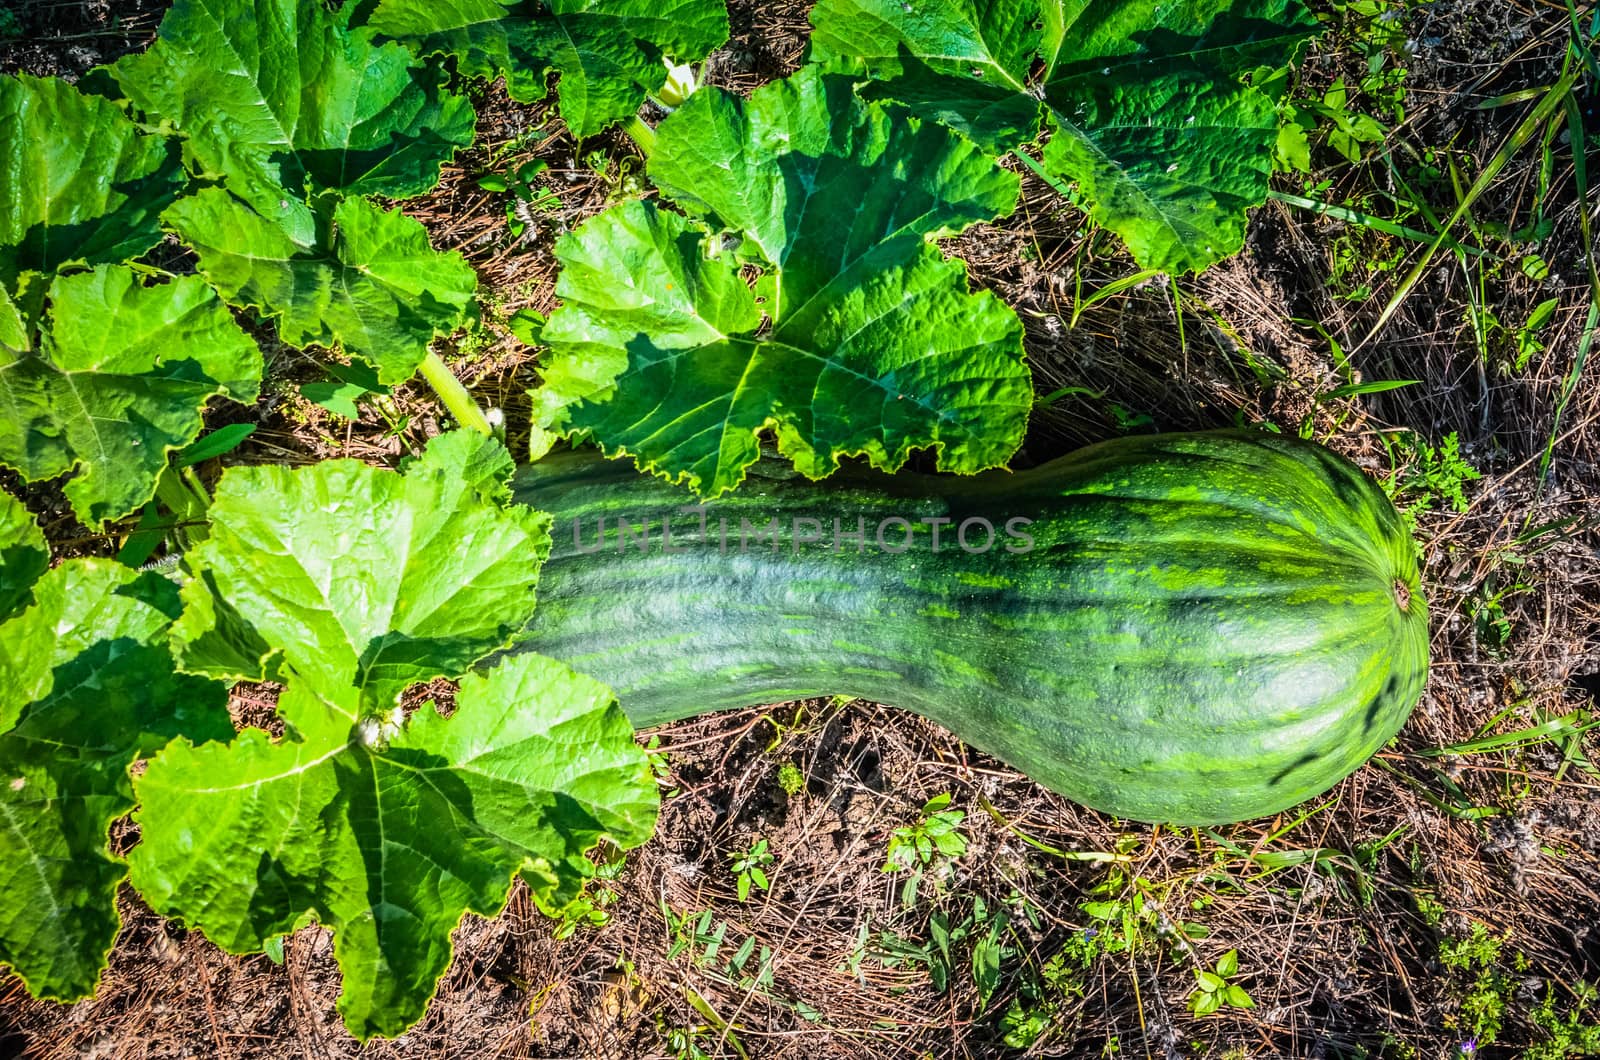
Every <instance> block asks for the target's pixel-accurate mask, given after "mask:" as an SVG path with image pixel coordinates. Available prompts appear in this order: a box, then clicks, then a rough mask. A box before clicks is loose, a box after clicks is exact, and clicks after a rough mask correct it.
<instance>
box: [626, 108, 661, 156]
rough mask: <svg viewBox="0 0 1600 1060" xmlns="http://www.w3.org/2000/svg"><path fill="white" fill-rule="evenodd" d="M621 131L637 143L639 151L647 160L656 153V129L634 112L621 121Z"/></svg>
mask: <svg viewBox="0 0 1600 1060" xmlns="http://www.w3.org/2000/svg"><path fill="white" fill-rule="evenodd" d="M622 131H623V132H625V133H627V134H628V136H629V137H631V138H632V140H633V142H634V143H635V144H637V145H638V147H639V153H640V154H642V155H644V157H645V161H649V160H650V159H651V157H653V156H654V155H655V153H656V131H655V130H654V129H652V128H650V126H648V125H646V124H645V123H644V119H643V118H641V117H639V115H637V114H635V115H634V116H633V117H631V118H629V119H628V120H627V121H625V122H623V123H622Z"/></svg>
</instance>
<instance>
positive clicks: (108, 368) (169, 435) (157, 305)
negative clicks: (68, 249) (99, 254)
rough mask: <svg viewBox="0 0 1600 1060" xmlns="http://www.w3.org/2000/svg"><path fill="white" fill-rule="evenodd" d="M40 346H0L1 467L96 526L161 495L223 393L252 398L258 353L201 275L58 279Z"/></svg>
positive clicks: (109, 270) (122, 271)
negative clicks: (159, 482)
mask: <svg viewBox="0 0 1600 1060" xmlns="http://www.w3.org/2000/svg"><path fill="white" fill-rule="evenodd" d="M48 301H49V309H48V314H47V319H46V320H45V321H44V323H43V326H42V328H41V329H40V334H39V336H38V338H37V342H36V346H35V348H33V349H26V348H25V349H9V348H6V347H3V346H0V401H3V402H4V403H5V404H6V406H7V414H6V415H5V417H3V418H0V464H5V465H7V466H9V467H12V468H15V469H16V470H17V471H19V472H21V473H22V476H23V477H24V478H25V479H27V480H28V481H30V482H37V481H39V480H40V479H46V478H52V477H54V476H56V475H60V474H62V473H63V472H66V471H70V470H72V469H74V468H77V469H78V473H77V474H76V475H74V476H73V478H72V479H71V480H70V481H68V482H67V485H66V494H67V497H68V499H69V500H71V501H72V508H73V511H74V512H75V513H76V514H77V516H78V518H79V519H80V520H82V522H83V523H84V524H86V525H88V526H91V527H99V526H100V525H102V524H103V523H104V522H105V521H106V520H108V519H117V518H120V517H122V516H124V515H126V514H128V513H129V512H132V511H136V510H137V509H138V508H139V507H140V506H141V505H143V504H144V503H145V502H146V501H148V500H149V499H150V498H151V496H153V495H154V493H155V488H156V478H157V477H158V476H159V475H160V473H161V469H162V468H163V467H165V466H166V462H167V453H168V452H170V451H171V450H173V449H180V448H182V447H184V446H186V445H188V444H189V443H190V442H192V441H194V439H195V436H196V435H198V434H199V433H200V427H201V410H202V409H203V408H204V407H205V404H206V402H207V401H208V400H209V399H210V398H212V397H213V396H216V395H222V396H224V397H228V398H231V399H233V400H235V401H241V402H251V401H254V400H255V398H256V391H257V390H258V388H259V387H260V382H261V352H260V350H258V349H257V348H256V344H255V343H254V342H253V341H251V339H250V338H249V336H247V335H246V334H245V333H244V332H243V331H241V330H240V329H239V326H238V325H237V324H235V323H234V321H233V317H232V316H230V315H229V313H228V311H227V308H226V307H225V306H224V305H223V304H222V302H221V301H220V300H219V299H218V298H217V296H216V295H215V294H214V293H213V292H212V290H211V288H209V287H208V286H206V283H205V281H204V280H202V279H200V278H199V277H198V276H185V277H180V278H178V279H175V280H172V281H170V282H168V283H164V284H157V285H155V286H151V287H146V286H145V285H144V284H143V283H142V282H141V281H140V280H139V278H138V276H137V275H136V274H135V273H134V272H133V270H131V269H129V268H127V267H125V266H111V265H102V266H99V267H97V268H96V269H94V270H93V271H92V272H87V273H79V274H76V275H72V276H61V277H58V278H57V279H56V281H55V282H54V283H53V284H51V285H50V291H49V296H48Z"/></svg>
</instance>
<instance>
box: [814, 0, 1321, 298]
mask: <svg viewBox="0 0 1600 1060" xmlns="http://www.w3.org/2000/svg"><path fill="white" fill-rule="evenodd" d="M811 20H812V24H813V26H814V27H815V33H814V34H813V38H812V47H813V54H814V56H815V57H816V58H817V59H818V60H820V61H821V62H822V63H823V64H824V65H825V66H826V67H827V68H829V69H833V70H841V71H848V72H851V73H857V74H861V73H865V74H870V75H871V76H872V77H874V78H875V79H878V81H879V82H880V83H875V84H873V85H871V86H869V87H868V88H867V89H866V91H867V93H868V94H869V95H871V96H873V97H875V98H887V99H894V100H898V101H901V102H903V103H905V104H906V105H907V106H909V107H911V108H912V109H913V110H914V111H915V112H917V113H919V114H923V115H926V116H928V117H930V118H933V119H935V120H938V121H942V122H946V123H948V124H951V125H953V126H955V127H956V128H959V129H962V130H964V131H966V132H968V133H969V134H971V135H972V136H974V137H975V138H976V139H978V140H979V142H980V143H983V144H984V145H985V146H987V147H989V148H991V149H994V150H1011V149H1014V148H1017V147H1018V146H1019V145H1021V144H1023V143H1025V142H1027V141H1029V140H1032V139H1033V138H1034V137H1035V136H1036V135H1037V134H1038V133H1039V132H1040V131H1041V128H1040V126H1039V124H1038V122H1039V120H1040V119H1041V118H1043V120H1044V126H1043V129H1044V131H1048V132H1049V134H1050V138H1049V140H1048V142H1047V143H1046V144H1045V148H1044V166H1045V168H1046V170H1047V171H1049V172H1050V173H1052V174H1054V175H1056V176H1058V177H1061V178H1063V179H1066V180H1069V181H1073V182H1076V184H1077V197H1078V199H1079V201H1080V203H1081V204H1082V205H1083V206H1084V207H1085V208H1086V209H1087V210H1088V211H1089V213H1090V215H1091V216H1092V217H1093V218H1094V219H1095V220H1096V221H1097V222H1099V223H1100V224H1102V225H1104V226H1105V227H1107V228H1109V229H1111V230H1113V231H1115V232H1116V233H1117V234H1118V235H1120V236H1121V237H1122V238H1123V239H1124V240H1125V241H1126V242H1127V244H1128V248H1129V250H1131V251H1132V252H1133V256H1134V258H1135V259H1136V260H1137V261H1138V262H1139V264H1140V265H1141V266H1143V267H1145V268H1156V269H1161V270H1162V271H1165V272H1170V273H1181V272H1186V271H1191V270H1197V269H1202V268H1205V267H1206V266H1207V265H1209V264H1211V263H1212V262H1215V261H1218V260H1220V259H1222V258H1224V257H1227V256H1228V255H1230V254H1232V253H1234V252H1235V251H1237V250H1238V249H1239V248H1240V246H1242V245H1243V240H1244V220H1245V218H1244V211H1245V209H1246V208H1247V207H1249V206H1253V205H1257V204H1259V203H1261V202H1262V201H1263V200H1264V198H1265V196H1266V191H1267V180H1268V178H1269V176H1270V174H1271V171H1272V159H1273V152H1274V149H1275V147H1276V145H1277V140H1278V119H1277V111H1276V98H1275V95H1271V94H1269V93H1268V92H1266V91H1263V90H1261V89H1258V88H1255V87H1252V86H1251V85H1250V84H1248V83H1246V80H1245V79H1246V77H1247V76H1248V75H1250V74H1252V73H1253V72H1254V71H1256V70H1257V69H1258V68H1260V67H1263V66H1266V67H1279V68H1281V67H1283V66H1284V65H1286V64H1287V63H1288V62H1289V61H1290V60H1291V59H1292V57H1293V55H1294V52H1295V50H1296V48H1297V47H1298V46H1299V45H1300V43H1301V42H1303V41H1304V40H1306V39H1307V38H1308V37H1309V36H1310V35H1311V34H1313V33H1314V32H1315V31H1316V29H1317V26H1318V23H1317V22H1316V20H1315V19H1314V18H1313V17H1312V16H1311V14H1310V13H1309V12H1308V11H1307V10H1306V8H1305V7H1304V5H1303V4H1302V3H1301V2H1300V0H1198V2H1195V3H1172V2H1171V0H1166V2H1160V0H1088V2H1087V3H1073V4H1068V3H1065V2H1063V0H999V2H997V3H978V2H976V0H926V2H921V0H919V2H918V3H916V4H914V5H913V4H907V3H902V2H901V0H821V2H820V3H818V4H817V6H816V7H815V8H813V9H812V14H811ZM1279 87H1280V88H1281V83H1280V86H1279ZM1041 102H1042V107H1041Z"/></svg>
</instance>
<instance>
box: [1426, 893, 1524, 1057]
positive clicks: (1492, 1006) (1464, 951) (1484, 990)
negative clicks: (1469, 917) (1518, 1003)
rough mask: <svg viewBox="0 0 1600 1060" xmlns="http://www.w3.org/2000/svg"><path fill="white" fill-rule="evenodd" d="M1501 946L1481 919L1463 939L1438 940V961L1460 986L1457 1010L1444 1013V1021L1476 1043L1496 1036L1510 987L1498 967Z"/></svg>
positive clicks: (1511, 985) (1507, 976)
mask: <svg viewBox="0 0 1600 1060" xmlns="http://www.w3.org/2000/svg"><path fill="white" fill-rule="evenodd" d="M1500 948H1501V942H1500V940H1499V939H1497V938H1495V937H1494V936H1492V935H1490V934H1489V930H1488V928H1486V927H1484V926H1483V924H1481V923H1476V924H1473V925H1472V931H1471V933H1470V934H1469V935H1468V936H1467V937H1466V938H1464V939H1453V938H1444V939H1442V940H1440V942H1439V963H1440V964H1441V965H1443V966H1444V968H1445V970H1446V971H1448V972H1450V973H1451V978H1452V980H1453V981H1454V982H1455V983H1456V984H1457V985H1458V986H1459V988H1460V990H1461V992H1460V994H1459V1009H1458V1012H1457V1014H1456V1015H1453V1016H1447V1017H1446V1025H1447V1026H1454V1027H1457V1028H1459V1029H1460V1030H1461V1031H1463V1032H1464V1033H1467V1034H1469V1035H1470V1036H1471V1040H1472V1041H1473V1042H1475V1043H1477V1045H1479V1046H1484V1045H1489V1044H1491V1043H1493V1042H1495V1041H1497V1040H1498V1039H1499V1037H1500V1028H1501V1024H1502V1022H1503V1020H1504V1018H1505V1012H1506V1006H1507V1003H1508V1002H1509V1001H1510V998H1511V992H1512V989H1513V983H1512V980H1511V977H1510V976H1509V975H1507V974H1506V972H1505V971H1504V970H1503V969H1502V968H1501V967H1500Z"/></svg>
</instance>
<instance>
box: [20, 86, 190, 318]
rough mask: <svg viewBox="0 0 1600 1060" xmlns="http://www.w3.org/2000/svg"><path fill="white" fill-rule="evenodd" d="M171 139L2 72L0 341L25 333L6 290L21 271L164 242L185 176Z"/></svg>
mask: <svg viewBox="0 0 1600 1060" xmlns="http://www.w3.org/2000/svg"><path fill="white" fill-rule="evenodd" d="M170 147H171V145H170V144H168V143H167V142H165V141H164V140H162V139H161V138H160V137H158V136H147V135H145V134H143V133H141V132H140V131H139V129H138V128H137V127H136V126H135V125H134V124H133V122H131V121H129V120H128V118H127V116H126V115H124V114H123V113H122V111H121V110H119V109H118V107H117V105H116V104H115V103H113V102H111V101H110V100H107V99H101V98H100V97H98V96H88V95H84V94H82V93H80V92H79V91H78V90H77V89H76V88H74V87H73V86H72V85H70V84H68V83H66V82H65V81H61V80H58V79H57V78H53V77H50V78H38V77H30V76H29V75H27V74H22V75H19V76H16V77H12V76H10V75H0V188H4V189H5V194H3V195H0V346H11V347H13V348H16V347H18V346H20V345H21V344H22V342H23V341H25V340H23V339H20V338H19V337H18V335H19V333H20V328H21V323H20V319H19V318H18V316H17V315H16V313H15V309H14V308H13V309H12V310H10V311H8V310H7V303H9V302H10V298H9V297H8V296H7V294H6V292H5V289H6V288H8V287H9V288H12V290H13V291H15V284H16V282H17V279H18V276H19V274H20V273H22V272H28V271H32V272H39V273H44V274H47V275H48V274H51V273H54V272H55V271H56V270H57V269H59V268H61V267H62V266H63V265H67V264H70V263H82V264H88V265H97V264H105V263H113V262H119V261H122V260H124V259H126V258H132V257H137V256H138V255H140V254H142V253H144V252H145V251H147V250H149V249H150V248H151V247H153V246H155V245H156V243H157V242H159V241H160V239H161V225H160V221H159V218H160V215H161V211H162V210H164V209H166V207H167V205H168V204H169V203H171V202H172V200H173V197H174V196H175V195H176V194H177V192H178V187H179V183H180V178H181V176H182V172H181V167H180V165H179V163H178V158H177V153H176V152H175V151H173V150H170Z"/></svg>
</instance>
